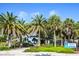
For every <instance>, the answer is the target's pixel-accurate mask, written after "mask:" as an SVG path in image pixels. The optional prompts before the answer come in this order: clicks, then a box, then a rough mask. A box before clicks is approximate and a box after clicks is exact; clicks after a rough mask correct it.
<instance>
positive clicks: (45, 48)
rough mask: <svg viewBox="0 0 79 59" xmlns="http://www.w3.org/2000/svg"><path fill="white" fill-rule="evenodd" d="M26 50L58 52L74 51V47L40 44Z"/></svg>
mask: <svg viewBox="0 0 79 59" xmlns="http://www.w3.org/2000/svg"><path fill="white" fill-rule="evenodd" d="M25 52H57V53H74V50H73V49H70V48H64V47H51V46H40V47H31V48H30V49H26V50H25Z"/></svg>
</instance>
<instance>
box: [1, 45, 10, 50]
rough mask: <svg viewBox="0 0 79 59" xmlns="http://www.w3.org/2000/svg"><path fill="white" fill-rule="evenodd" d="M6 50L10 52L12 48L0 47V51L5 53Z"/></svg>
mask: <svg viewBox="0 0 79 59" xmlns="http://www.w3.org/2000/svg"><path fill="white" fill-rule="evenodd" d="M4 50H10V48H9V47H7V46H3V47H0V51H4Z"/></svg>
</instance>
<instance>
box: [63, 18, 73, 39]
mask: <svg viewBox="0 0 79 59" xmlns="http://www.w3.org/2000/svg"><path fill="white" fill-rule="evenodd" d="M64 25H65V26H64V27H65V32H66V39H68V40H69V39H71V36H72V32H73V28H74V21H73V20H72V19H71V18H66V20H65V21H64Z"/></svg>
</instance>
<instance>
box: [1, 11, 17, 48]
mask: <svg viewBox="0 0 79 59" xmlns="http://www.w3.org/2000/svg"><path fill="white" fill-rule="evenodd" d="M16 18H17V16H14V15H13V13H9V12H7V13H6V14H3V13H2V14H0V25H2V27H1V28H2V32H3V33H5V34H6V36H7V40H8V46H9V47H10V46H11V40H12V38H11V36H12V33H14V30H15V29H14V27H15V25H14V24H15V21H16ZM2 35H3V34H2Z"/></svg>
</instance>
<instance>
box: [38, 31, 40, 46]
mask: <svg viewBox="0 0 79 59" xmlns="http://www.w3.org/2000/svg"><path fill="white" fill-rule="evenodd" d="M38 46H40V30H39V39H38Z"/></svg>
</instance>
